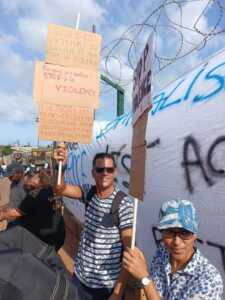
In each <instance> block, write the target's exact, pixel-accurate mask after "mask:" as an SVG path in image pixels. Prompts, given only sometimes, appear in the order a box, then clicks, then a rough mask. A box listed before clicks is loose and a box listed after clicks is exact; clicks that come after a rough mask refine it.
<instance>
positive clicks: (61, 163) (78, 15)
mask: <svg viewBox="0 0 225 300" xmlns="http://www.w3.org/2000/svg"><path fill="white" fill-rule="evenodd" d="M79 25H80V13H78V14H77V21H76V30H78V29H79ZM62 167H63V162H62V161H59V166H58V178H57V185H60V184H61V179H62Z"/></svg>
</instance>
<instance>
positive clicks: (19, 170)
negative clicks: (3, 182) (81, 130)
mask: <svg viewBox="0 0 225 300" xmlns="http://www.w3.org/2000/svg"><path fill="white" fill-rule="evenodd" d="M5 176H6V177H8V178H9V180H11V181H12V182H15V183H18V182H20V181H21V180H22V179H23V177H24V168H23V166H22V165H21V164H19V163H17V162H13V163H11V164H9V165H8V166H7V168H6V173H5Z"/></svg>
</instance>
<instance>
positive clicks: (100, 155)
mask: <svg viewBox="0 0 225 300" xmlns="http://www.w3.org/2000/svg"><path fill="white" fill-rule="evenodd" d="M104 158H109V159H111V160H112V162H113V166H114V168H116V161H115V158H114V156H113V155H112V154H111V153H106V152H99V153H96V154H95V156H94V158H93V161H92V166H93V167H94V166H95V163H96V160H97V159H104Z"/></svg>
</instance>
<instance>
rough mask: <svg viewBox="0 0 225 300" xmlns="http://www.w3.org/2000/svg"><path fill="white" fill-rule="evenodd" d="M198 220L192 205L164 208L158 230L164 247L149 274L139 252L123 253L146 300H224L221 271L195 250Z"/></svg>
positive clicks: (175, 203)
mask: <svg viewBox="0 0 225 300" xmlns="http://www.w3.org/2000/svg"><path fill="white" fill-rule="evenodd" d="M198 224H199V221H198V217H197V213H196V209H195V207H194V205H193V203H192V202H191V201H188V200H183V199H175V200H170V201H167V202H165V203H163V204H162V207H161V209H160V213H159V221H158V224H157V226H156V227H157V229H158V230H159V231H160V234H161V243H160V244H159V247H158V249H157V251H156V254H155V256H154V258H153V261H152V263H151V267H150V270H148V266H147V262H146V259H145V257H144V255H143V253H142V252H141V250H140V249H138V248H135V249H134V250H131V249H127V250H126V251H125V252H124V257H123V266H124V268H125V269H126V270H127V271H128V272H129V273H130V274H131V275H132V276H133V277H134V278H135V279H136V280H137V282H138V283H139V287H141V288H143V289H144V293H145V296H146V299H147V300H150V299H151V300H160V299H163V300H191V299H192V300H221V299H222V294H223V282H222V278H221V275H220V273H219V271H218V270H217V269H216V268H215V267H214V266H213V265H212V264H211V263H210V262H209V260H208V259H207V258H206V257H204V256H203V255H202V253H201V252H200V250H199V249H198V248H197V247H196V240H197V234H198Z"/></svg>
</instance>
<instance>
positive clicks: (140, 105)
mask: <svg viewBox="0 0 225 300" xmlns="http://www.w3.org/2000/svg"><path fill="white" fill-rule="evenodd" d="M152 50H153V34H151V35H150V36H149V39H148V41H147V44H146V46H145V49H144V51H143V53H142V55H141V58H140V59H139V61H138V64H137V67H136V69H135V71H134V76H133V81H134V82H133V93H132V99H133V124H135V123H136V122H137V120H138V118H139V117H140V116H141V115H142V114H143V112H144V111H145V110H149V109H150V108H151V107H152V102H151V74H152V73H151V60H152Z"/></svg>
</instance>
